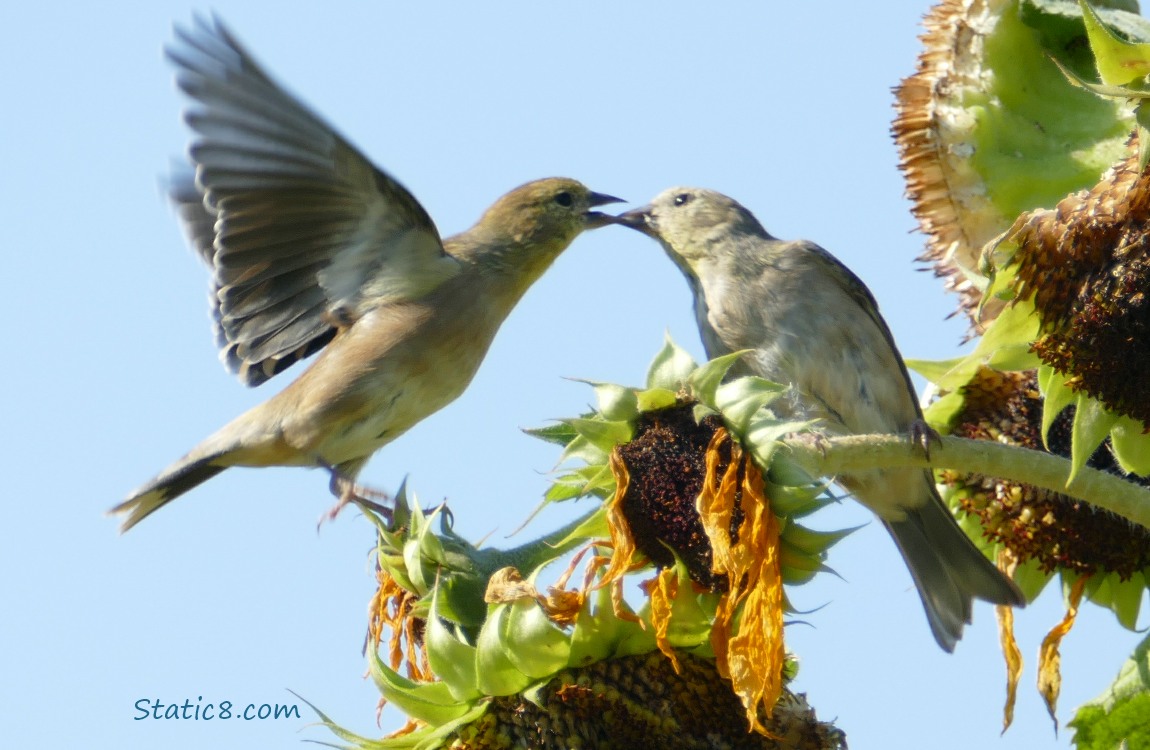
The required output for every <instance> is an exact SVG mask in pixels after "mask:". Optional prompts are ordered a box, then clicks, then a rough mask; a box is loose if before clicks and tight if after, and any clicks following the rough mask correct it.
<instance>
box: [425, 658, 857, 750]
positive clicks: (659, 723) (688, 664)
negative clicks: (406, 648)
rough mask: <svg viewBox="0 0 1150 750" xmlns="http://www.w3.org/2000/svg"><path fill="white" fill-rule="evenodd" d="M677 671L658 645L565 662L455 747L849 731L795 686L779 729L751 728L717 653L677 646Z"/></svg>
mask: <svg viewBox="0 0 1150 750" xmlns="http://www.w3.org/2000/svg"><path fill="white" fill-rule="evenodd" d="M677 656H678V660H679V664H680V666H681V668H682V672H681V673H680V674H676V672H675V669H674V667H673V666H672V663H671V661H670V660H669V659H667V658H666V657H664V656H663V655H662V654H661V653H659V652H653V653H650V654H642V655H639V656H627V657H621V658H617V659H609V660H607V661H600V662H597V663H595V664H592V665H591V666H588V667H583V668H581V669H574V668H571V669H566V670H564V671H562V672H560V673H559V674H558V675H556V676H555V678H554V679H553V680H552V681H551V682H550V683H549V684H548V685H547V686H546V687H545V688H543V689H542V690H541V691H540V692H539V694H538V697H537V701H536V702H533V701H529V700H526V699H524V698H523V697H522V696H518V695H512V696H506V697H500V698H494V699H493V700H492V702H491V705H490V707H489V708H488V710H487V713H485V714H484V715H483V716H482V717H480V718H479V719H477V720H476V721H475V722H472V723H471V724H469V725H468V726H466V727H464V728H462V729H460V730H459V731H458V732H457V733H456V736H455V739H454V741H453V742H449V743H448V745H447V746H448V747H452V748H468V749H469V750H492V749H494V748H540V749H542V750H552V749H553V750H559V749H560V748H562V749H563V750H575V749H577V748H585V749H586V750H594V749H596V748H620V750H622V749H623V748H660V749H664V748H665V749H667V750H679V749H680V748H681V749H683V750H687V749H692V750H693V749H695V748H698V749H699V750H704V749H710V748H731V749H732V750H738V749H741V748H746V749H747V750H752V749H754V750H834V749H838V748H844V749H845V748H846V738H845V735H843V733H842V732H841V731H840V730H838V729H836V728H835V727H834V726H833V725H831V724H827V723H823V722H820V721H818V719H817V718H816V717H815V712H814V711H813V710H812V709H811V708H810V706H808V705H807V702H806V699H805V697H804V696H802V695H800V694H795V693H791V692H789V691H787V692H784V693H783V697H782V698H781V699H780V700H779V702H778V704H776V706H775V710H774V713H773V715H772V716H771V717H770V718H769V719H766V718H764V722H765V724H766V726H767V729H768V730H769V731H770V732H771V733H772V734H774V735H776V736H777V739H771V738H768V737H764V736H763V735H761V734H757V733H753V732H750V733H749V732H747V720H746V717H745V716H744V710H743V707H742V704H740V703H739V700H738V698H736V697H735V695H734V693H733V692H732V691H731V686H730V683H729V682H727V681H725V680H723V679H722V678H721V677H719V674H718V672H716V671H715V665H714V662H712V661H710V660H707V659H701V658H698V657H695V656H690V655H688V654H684V653H679V654H677Z"/></svg>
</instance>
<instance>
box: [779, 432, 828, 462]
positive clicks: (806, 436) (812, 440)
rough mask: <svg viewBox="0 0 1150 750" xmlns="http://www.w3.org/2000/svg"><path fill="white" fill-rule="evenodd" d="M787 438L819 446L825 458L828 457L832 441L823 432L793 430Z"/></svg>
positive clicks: (812, 446)
mask: <svg viewBox="0 0 1150 750" xmlns="http://www.w3.org/2000/svg"><path fill="white" fill-rule="evenodd" d="M787 440H794V441H796V442H799V443H805V444H807V445H808V446H810V447H811V448H817V449H818V451H819V453H821V454H822V455H823V458H826V457H827V450H828V449H829V448H830V447H831V441H830V440H827V436H826V435H824V434H823V433H821V432H814V431H808V432H792V433H790V434H789V435H787Z"/></svg>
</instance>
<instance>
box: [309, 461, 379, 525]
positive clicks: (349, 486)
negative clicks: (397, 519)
mask: <svg viewBox="0 0 1150 750" xmlns="http://www.w3.org/2000/svg"><path fill="white" fill-rule="evenodd" d="M331 492H332V494H333V495H335V496H337V497H338V498H339V499H338V500H337V501H336V503H335V505H333V506H332V507H331V508H330V509H329V510H328V511H327V512H325V513H324V514H323V515H321V516H320V517H319V522H318V523H317V524H316V531H319V529H320V527H322V526H323V524H324V521H334V520H335V519H336V516H338V515H339V514H340V511H342V510H343V509H344V507H346V506H347V505H349V504H350V503H355V504H356V505H358V506H359V507H360V508H363V509H364V510H370V511H372V512H373V513H376V514H377V515H379V516H380V517H381V518H382V519H383V520H384V521H385V522H386V523H387V524H388V525H390V524H391V521H392V519H393V517H394V514H393V513H392V509H391V507H390V506H389V505H387V503H390V502H391V499H392V498H391V495H389V494H388V493H386V492H383V491H382V490H377V489H374V488H372V487H368V486H366V485H362V484H356V483H355V482H353V481H351V480H350V479H346V478H344V477H342V476H340V475H339V474H335V473H333V474H332V478H331Z"/></svg>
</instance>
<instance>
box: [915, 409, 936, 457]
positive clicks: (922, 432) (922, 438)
mask: <svg viewBox="0 0 1150 750" xmlns="http://www.w3.org/2000/svg"><path fill="white" fill-rule="evenodd" d="M910 442H911V443H913V444H915V445H920V446H922V452H923V455H925V456H926V457H927V459H928V460H929V459H930V444H931V443H937V444H938V445H942V436H941V435H939V434H938V431H937V430H936V429H934V428H933V427H931V426H930V425H928V424H927V423H926V421H925V420H923V418H922V417H919V418H918V419H916V420H914V421H913V422H911V425H910Z"/></svg>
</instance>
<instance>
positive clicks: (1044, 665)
mask: <svg viewBox="0 0 1150 750" xmlns="http://www.w3.org/2000/svg"><path fill="white" fill-rule="evenodd" d="M1089 578H1090V576H1082V577H1081V578H1079V579H1078V580H1077V581H1075V582H1074V585H1073V586H1072V587H1071V589H1070V597H1069V601H1068V602H1067V603H1066V615H1065V616H1064V617H1063V618H1062V622H1060V623H1058V624H1057V625H1055V626H1054V628H1053V629H1052V630H1051V631H1050V632H1049V633H1047V634H1046V637H1045V638H1043V639H1042V646H1040V647H1039V649H1038V692H1039V693H1040V694H1041V695H1042V700H1044V701H1046V710H1047V711H1049V712H1050V718H1051V719H1053V720H1054V731H1056V732H1057V731H1058V717H1057V716H1056V715H1055V711H1057V709H1058V693H1059V691H1060V690H1061V689H1062V673H1061V670H1060V669H1059V667H1060V665H1061V662H1062V657H1061V656H1060V655H1059V653H1058V647H1059V646H1060V645H1062V639H1063V638H1065V637H1066V634H1067V633H1069V632H1070V628H1072V627H1073V626H1074V619H1075V618H1076V617H1077V616H1078V605H1079V604H1081V603H1082V592H1083V591H1084V590H1085V588H1086V581H1088V580H1089Z"/></svg>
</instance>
